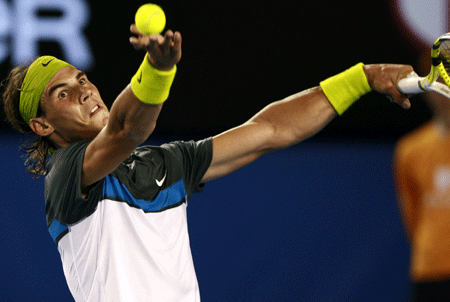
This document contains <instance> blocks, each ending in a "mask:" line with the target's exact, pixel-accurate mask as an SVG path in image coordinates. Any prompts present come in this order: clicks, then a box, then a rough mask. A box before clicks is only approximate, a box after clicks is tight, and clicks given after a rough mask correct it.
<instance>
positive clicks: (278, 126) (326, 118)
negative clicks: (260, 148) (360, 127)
mask: <svg viewBox="0 0 450 302" xmlns="http://www.w3.org/2000/svg"><path fill="white" fill-rule="evenodd" d="M336 115H337V113H336V111H335V109H334V108H333V106H331V104H330V102H329V101H328V99H327V98H326V96H325V94H324V93H323V92H322V89H321V88H320V87H314V88H311V89H308V90H305V91H302V92H299V93H297V94H294V95H291V96H289V97H287V98H285V99H283V100H281V101H277V102H274V103H272V104H270V105H268V106H267V107H266V108H264V109H263V110H261V111H260V112H259V113H258V114H256V115H255V116H254V117H253V118H252V119H251V120H250V122H255V123H265V124H267V125H270V127H271V128H272V134H271V135H270V139H269V140H268V142H267V143H268V146H266V148H267V149H268V150H269V151H270V150H274V149H280V148H285V147H288V146H290V145H293V144H296V143H298V142H300V141H302V140H304V139H307V138H308V137H310V136H313V135H314V134H316V133H317V132H319V131H320V130H321V129H323V128H324V127H325V126H326V125H327V124H328V123H329V122H330V121H331V120H332V119H333V118H334V117H335V116H336Z"/></svg>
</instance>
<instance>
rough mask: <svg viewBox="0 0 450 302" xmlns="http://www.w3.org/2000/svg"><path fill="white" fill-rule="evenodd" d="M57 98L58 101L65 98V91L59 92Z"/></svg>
mask: <svg viewBox="0 0 450 302" xmlns="http://www.w3.org/2000/svg"><path fill="white" fill-rule="evenodd" d="M58 97H59V98H60V99H63V98H65V97H67V92H65V91H63V92H61V93H60V94H59V95H58Z"/></svg>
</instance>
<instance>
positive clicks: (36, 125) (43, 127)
mask: <svg viewBox="0 0 450 302" xmlns="http://www.w3.org/2000/svg"><path fill="white" fill-rule="evenodd" d="M30 128H31V130H33V132H34V133H36V134H37V135H40V136H49V135H50V134H52V133H53V131H54V130H55V129H54V128H53V127H52V126H51V125H49V124H48V123H47V122H46V120H45V119H44V118H42V117H36V118H33V119H31V120H30Z"/></svg>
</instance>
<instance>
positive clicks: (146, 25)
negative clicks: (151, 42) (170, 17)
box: [134, 3, 166, 36]
mask: <svg viewBox="0 0 450 302" xmlns="http://www.w3.org/2000/svg"><path fill="white" fill-rule="evenodd" d="M134 22H135V23H136V26H137V28H138V30H139V31H140V32H141V33H142V34H143V35H146V36H148V35H157V34H159V33H161V32H162V31H163V29H164V27H165V26H166V15H165V14H164V11H163V10H162V8H161V7H159V6H158V5H156V4H153V3H147V4H144V5H142V6H141V7H139V9H138V10H137V12H136V16H135V18H134Z"/></svg>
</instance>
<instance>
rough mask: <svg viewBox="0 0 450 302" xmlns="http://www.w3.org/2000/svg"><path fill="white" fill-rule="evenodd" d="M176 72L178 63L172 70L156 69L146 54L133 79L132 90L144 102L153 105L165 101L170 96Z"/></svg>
mask: <svg viewBox="0 0 450 302" xmlns="http://www.w3.org/2000/svg"><path fill="white" fill-rule="evenodd" d="M176 72H177V66H176V65H175V66H174V67H173V69H172V70H170V71H161V70H158V69H156V68H155V67H153V66H152V65H151V64H150V62H149V61H148V59H147V54H146V55H145V57H144V61H143V62H142V64H141V66H140V67H139V69H138V71H137V72H136V74H135V75H134V76H133V78H132V79H131V90H132V91H133V93H134V95H135V96H136V97H137V98H138V99H139V100H140V101H141V102H143V103H146V104H151V105H157V104H161V103H164V101H165V100H167V98H168V97H169V91H170V87H171V86H172V82H173V79H174V78H175V73H176Z"/></svg>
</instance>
